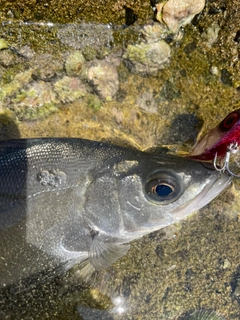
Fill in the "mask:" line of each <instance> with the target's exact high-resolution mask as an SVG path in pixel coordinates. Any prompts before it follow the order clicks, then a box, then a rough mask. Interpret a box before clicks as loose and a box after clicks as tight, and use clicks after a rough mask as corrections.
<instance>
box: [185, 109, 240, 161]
mask: <svg viewBox="0 0 240 320" xmlns="http://www.w3.org/2000/svg"><path fill="white" fill-rule="evenodd" d="M239 144H240V109H237V110H235V111H233V112H231V113H230V114H229V115H228V116H226V118H225V119H224V120H223V121H221V122H220V123H219V125H217V126H216V127H215V128H213V129H212V130H210V131H209V132H208V133H207V134H206V135H205V136H204V137H203V138H202V139H201V140H200V141H199V142H198V143H197V144H196V145H195V146H194V148H193V151H192V152H191V153H190V154H189V155H188V157H190V158H193V159H196V160H205V161H210V160H214V159H215V160H214V161H216V158H220V159H223V158H224V157H225V156H226V153H227V152H229V148H230V152H232V153H234V152H236V151H237V150H238V145H239ZM234 148H235V149H234ZM235 150H236V151H235Z"/></svg>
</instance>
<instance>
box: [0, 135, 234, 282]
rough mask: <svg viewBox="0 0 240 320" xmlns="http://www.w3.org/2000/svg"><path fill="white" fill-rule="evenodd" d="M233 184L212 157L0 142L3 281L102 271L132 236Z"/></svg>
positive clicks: (54, 141)
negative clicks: (202, 159)
mask: <svg viewBox="0 0 240 320" xmlns="http://www.w3.org/2000/svg"><path fill="white" fill-rule="evenodd" d="M230 182H231V176H229V175H228V174H220V173H219V172H217V171H216V170H215V169H214V167H213V166H212V165H210V164H207V165H206V164H205V163H201V162H198V161H194V160H191V159H187V158H184V157H180V156H175V155H170V154H161V153H160V152H159V153H148V152H143V151H139V150H137V149H131V148H125V147H120V146H114V145H111V144H108V143H104V142H96V141H90V140H84V139H78V138H36V139H18V140H7V141H1V142H0V257H1V259H0V288H5V287H9V286H12V285H14V284H16V283H19V282H21V281H23V280H24V279H28V278H31V277H34V275H38V274H40V273H42V272H43V273H44V272H46V273H48V272H49V273H52V274H53V276H54V274H56V272H54V270H55V269H56V270H61V272H66V271H67V270H69V269H71V268H72V267H73V266H75V265H76V264H78V263H79V264H81V263H82V262H84V261H85V263H86V265H85V266H84V268H83V269H85V273H88V272H89V273H91V272H93V271H95V270H97V271H99V270H102V269H106V268H108V267H109V266H111V265H112V264H113V263H114V262H116V261H117V260H118V259H119V258H121V257H122V256H124V255H125V254H126V253H127V251H128V250H129V248H130V242H131V241H133V240H135V239H138V238H141V237H142V236H144V235H147V234H149V233H151V232H153V231H156V230H159V229H161V228H165V227H167V226H169V225H171V224H174V223H177V222H179V221H180V220H182V219H183V218H185V217H187V216H188V215H189V214H190V213H192V212H194V211H196V210H198V209H200V208H202V207H204V206H205V205H206V204H207V203H209V202H210V201H211V200H212V199H214V198H215V197H216V196H217V195H218V194H219V193H220V192H222V191H223V190H224V189H225V188H226V187H227V186H228V185H229V184H230ZM90 271H91V272H90ZM83 275H84V273H83ZM85 275H86V274H85Z"/></svg>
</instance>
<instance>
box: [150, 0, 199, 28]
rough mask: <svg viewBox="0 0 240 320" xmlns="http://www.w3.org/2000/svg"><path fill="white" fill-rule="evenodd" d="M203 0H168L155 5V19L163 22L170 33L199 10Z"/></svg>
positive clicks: (188, 20) (188, 21)
mask: <svg viewBox="0 0 240 320" xmlns="http://www.w3.org/2000/svg"><path fill="white" fill-rule="evenodd" d="M204 6H205V0H169V1H165V2H162V3H158V4H157V5H156V9H157V14H156V19H157V20H158V21H159V22H161V23H163V24H165V25H166V26H167V28H168V29H169V30H170V32H172V33H177V32H178V30H179V29H180V28H181V27H184V26H185V25H187V24H188V23H190V22H191V20H192V19H193V18H194V16H195V15H196V14H198V13H199V12H201V11H202V10H203V8H204Z"/></svg>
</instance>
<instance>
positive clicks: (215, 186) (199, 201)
mask: <svg viewBox="0 0 240 320" xmlns="http://www.w3.org/2000/svg"><path fill="white" fill-rule="evenodd" d="M231 181H232V177H231V176H229V175H227V174H223V175H219V176H218V178H215V179H211V180H210V181H209V183H208V184H207V185H206V186H205V187H204V188H203V189H202V190H201V192H200V193H199V194H198V195H197V196H196V197H195V198H194V199H192V200H189V201H188V202H187V203H185V204H183V205H181V206H179V207H177V208H175V209H173V210H171V211H170V213H172V214H177V215H179V218H178V217H176V220H177V221H179V220H181V219H182V218H184V217H185V216H188V215H189V214H190V213H192V212H195V211H197V210H199V209H201V208H203V207H205V206H206V205H207V204H208V203H209V202H211V201H212V200H213V199H214V198H215V197H217V196H218V195H219V194H220V193H221V192H222V191H223V190H224V189H225V188H226V187H227V186H228V185H229V184H230V183H231ZM184 212H185V214H184Z"/></svg>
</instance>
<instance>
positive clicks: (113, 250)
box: [89, 236, 130, 270]
mask: <svg viewBox="0 0 240 320" xmlns="http://www.w3.org/2000/svg"><path fill="white" fill-rule="evenodd" d="M129 248H130V245H125V244H115V243H111V242H104V241H103V240H101V239H99V237H98V236H95V237H94V238H93V242H92V245H91V247H90V251H89V261H90V263H91V264H92V265H93V266H94V268H95V269H96V270H101V269H106V268H108V267H110V265H111V264H113V263H114V262H116V261H117V260H118V259H119V258H121V257H122V256H124V255H125V254H126V253H127V251H128V249H129Z"/></svg>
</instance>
